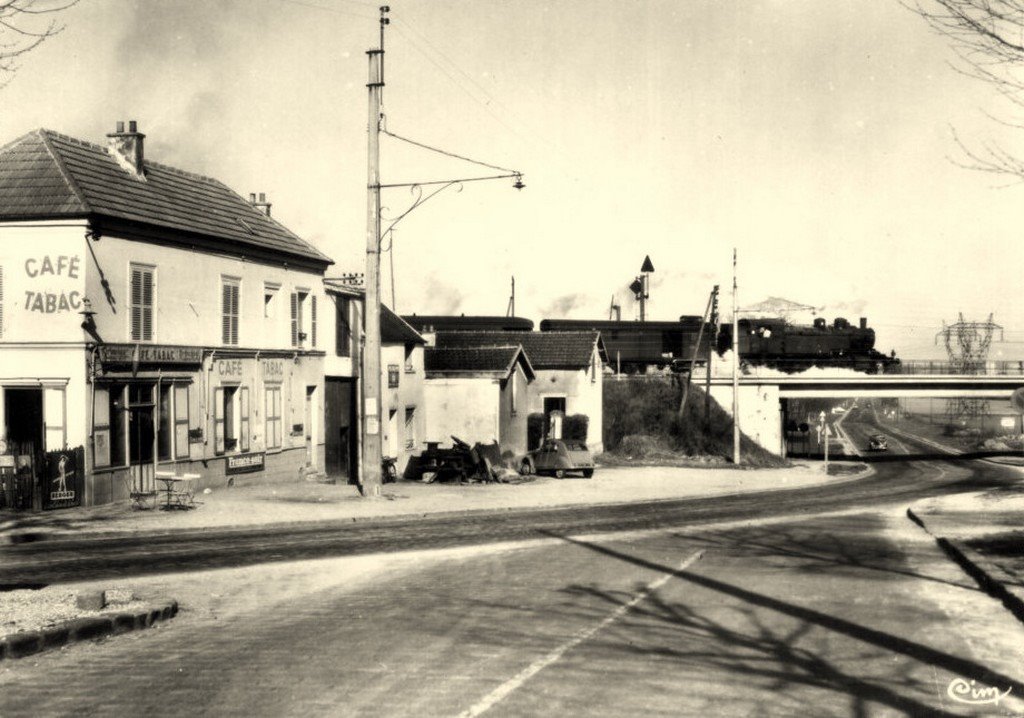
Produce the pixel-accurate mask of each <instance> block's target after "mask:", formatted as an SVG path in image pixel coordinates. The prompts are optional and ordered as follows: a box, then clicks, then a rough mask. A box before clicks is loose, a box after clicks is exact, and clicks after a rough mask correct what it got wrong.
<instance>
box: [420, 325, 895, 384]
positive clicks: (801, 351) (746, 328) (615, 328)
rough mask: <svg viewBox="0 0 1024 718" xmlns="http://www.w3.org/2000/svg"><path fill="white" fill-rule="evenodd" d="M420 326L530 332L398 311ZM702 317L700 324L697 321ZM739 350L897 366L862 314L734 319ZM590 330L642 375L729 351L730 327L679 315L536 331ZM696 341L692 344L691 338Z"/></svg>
mask: <svg viewBox="0 0 1024 718" xmlns="http://www.w3.org/2000/svg"><path fill="white" fill-rule="evenodd" d="M403 318H404V319H405V320H406V321H407V322H409V323H410V324H411V325H412V326H413V327H415V328H416V329H417V330H419V331H510V332H511V331H532V330H533V322H532V321H530V320H529V319H524V318H522V317H493V316H488V317H483V316H465V315H463V316H425V315H408V316H405V317H403ZM702 323H703V325H704V326H703V329H702V328H701V324H702ZM738 326H739V340H738V344H739V354H740V359H741V361H743V362H745V363H746V364H749V365H751V366H765V367H770V368H772V369H777V370H780V371H785V372H798V371H803V370H805V369H808V368H810V367H814V366H817V367H842V368H848V369H855V370H857V371H862V372H867V373H871V374H874V373H883V372H885V371H887V370H889V368H890V367H892V366H894V365H897V364H899V359H897V358H896V357H895V356H887V355H885V354H882V353H881V352H878V351H876V350H875V331H874V330H873V329H871V328H869V327H868V325H867V319H864V318H861V320H860V324H859V326H852V325H851V324H850V323H849V322H848V321H847V320H845V319H843V318H842V317H839V318H837V319H835V321H834V322H833V323H832V324H831V325H829V324H828V322H827V321H826V320H825V319H822V318H818V319H815V320H814V324H812V325H800V324H790V323H788V322H786V321H785V320H783V319H773V318H763V319H740V320H739V322H738ZM580 330H597V331H600V332H601V339H602V341H603V342H604V346H605V349H606V350H607V352H608V359H609V361H610V362H611V365H612V367H613V368H615V369H616V370H617V371H622V372H626V373H638V372H639V373H644V372H646V371H647V370H648V368H649V367H654V368H656V369H664V368H666V367H669V368H672V369H674V370H676V371H684V370H687V369H688V368H689V366H690V363H691V362H694V363H696V364H697V365H698V366H703V365H704V364H705V363H706V362H707V357H708V354H709V352H710V351H712V350H714V351H717V352H718V354H719V355H720V356H721V355H723V354H725V353H726V352H728V351H731V350H732V325H731V324H722V325H721V327H720V328H719V329H717V331H716V328H715V326H714V325H713V324H711V323H705V322H703V317H700V316H691V315H683V316H681V317H679V321H675V322H665V321H651V322H635V321H605V320H600V319H595V320H587V319H544V320H542V321H541V323H540V331H542V332H564V331H580ZM698 341H699V343H698Z"/></svg>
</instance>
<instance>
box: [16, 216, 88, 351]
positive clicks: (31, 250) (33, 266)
mask: <svg viewBox="0 0 1024 718" xmlns="http://www.w3.org/2000/svg"><path fill="white" fill-rule="evenodd" d="M84 233H85V229H84V228H83V227H80V226H79V227H69V226H45V227H10V226H7V227H2V228H0V239H2V241H0V339H2V340H4V341H19V342H21V341H25V342H31V341H44V340H45V341H48V342H53V341H80V340H81V339H82V320H83V316H82V315H81V314H80V312H82V311H83V310H84V309H85V308H86V307H85V303H84V300H85V273H86V252H87V249H86V246H85V242H86V240H85V234H84Z"/></svg>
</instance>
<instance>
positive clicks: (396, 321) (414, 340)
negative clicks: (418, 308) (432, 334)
mask: <svg viewBox="0 0 1024 718" xmlns="http://www.w3.org/2000/svg"><path fill="white" fill-rule="evenodd" d="M380 340H381V342H383V343H384V344H426V343H427V342H426V340H424V339H423V337H421V336H420V335H419V333H418V332H417V331H416V330H415V329H413V328H412V327H410V326H409V325H408V323H406V321H405V320H404V319H402V318H401V317H400V316H398V315H397V314H395V313H394V312H393V311H391V310H390V309H388V308H387V307H386V306H385V305H383V304H381V305H380Z"/></svg>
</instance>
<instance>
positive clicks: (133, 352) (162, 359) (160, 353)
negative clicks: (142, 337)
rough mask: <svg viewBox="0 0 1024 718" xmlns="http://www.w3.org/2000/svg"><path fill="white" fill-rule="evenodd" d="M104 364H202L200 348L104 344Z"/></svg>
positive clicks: (102, 360) (102, 353)
mask: <svg viewBox="0 0 1024 718" xmlns="http://www.w3.org/2000/svg"><path fill="white" fill-rule="evenodd" d="M99 355H100V361H101V362H103V363H104V364H201V363H202V361H203V350H202V348H200V347H182V346H161V345H159V344H104V345H102V346H101V347H100V348H99Z"/></svg>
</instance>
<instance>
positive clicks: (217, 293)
mask: <svg viewBox="0 0 1024 718" xmlns="http://www.w3.org/2000/svg"><path fill="white" fill-rule="evenodd" d="M107 138H108V142H107V144H106V145H101V144H94V143H91V142H86V141H83V140H78V139H74V138H72V137H68V136H66V135H62V134H59V133H56V132H52V131H49V130H35V131H33V132H29V133H28V134H26V135H24V136H22V137H19V138H17V139H15V140H14V141H12V142H10V143H8V144H7V145H5V146H3V147H0V439H2V442H0V472H2V470H3V466H4V465H5V464H8V463H14V464H16V465H20V464H22V463H25V457H36V459H35V461H34V463H35V464H36V465H37V466H41V465H43V464H45V461H42V460H41V459H39V458H38V457H40V456H42V455H44V454H46V453H47V452H50V453H51V454H53V455H54V456H56V455H57V454H58V453H59V452H65V453H68V455H69V456H70V455H71V453H69V452H74V451H75V450H76V449H79V450H80V451H81V456H82V459H81V461H82V465H81V466H77V465H76V466H74V469H73V471H74V476H73V477H72V478H71V479H69V478H68V475H67V471H68V467H69V466H71V464H70V463H68V461H67V460H65V461H64V462H63V463H62V464H61V466H63V467H64V472H63V473H62V474H61V475H60V478H62V479H63V480H64V484H61V486H60V487H59V488H61V490H62V491H61V492H58V495H59V496H61V497H64V499H65V503H66V504H67V505H95V504H103V503H109V502H113V501H119V500H123V499H126V498H127V497H128V496H129V495H130V494H131V493H139V492H147V491H154V490H156V489H158V488H159V486H158V484H157V482H156V476H157V473H158V472H160V473H161V474H166V473H168V472H170V473H175V474H185V473H189V474H198V475H199V477H200V478H199V480H198V487H197V488H199V489H202V488H205V487H212V488H218V487H224V486H227V485H231V484H236V483H240V482H254V481H294V480H296V479H299V478H302V477H303V476H306V475H309V474H318V473H321V472H322V471H323V467H324V452H323V444H324V432H323V427H322V424H323V416H324V404H323V402H324V396H323V395H324V379H323V377H324V366H323V364H324V351H323V349H322V348H321V347H322V345H323V344H324V337H321V336H318V329H319V327H318V317H317V312H318V310H320V311H324V308H325V306H326V305H325V301H326V297H325V294H324V289H323V275H324V272H325V270H326V268H327V267H328V266H329V265H330V264H331V260H330V259H329V258H328V257H327V256H325V255H324V254H323V253H321V252H320V251H319V250H317V249H316V248H315V247H313V246H312V245H311V244H309V243H307V242H306V241H304V240H303V239H301V238H300V237H298V236H297V235H295V234H294V233H293V232H291V231H290V230H288V229H287V228H286V227H284V225H282V224H281V223H279V222H278V221H277V220H276V219H274V218H273V217H272V215H271V206H270V204H269V203H268V202H267V201H266V200H265V198H264V197H263V195H260V197H259V199H258V200H257V198H256V196H255V195H250V196H249V199H248V200H247V199H245V198H244V197H242V196H241V195H239V194H237V193H235V192H234V191H232V190H231V189H229V188H228V187H227V186H225V185H224V184H222V183H220V182H218V181H217V180H214V179H211V178H208V177H204V176H201V175H197V174H193V173H190V172H186V171H183V170H180V169H176V168H173V167H169V166H167V165H164V164H160V163H158V162H154V161H152V160H150V159H149V158H147V157H146V156H145V153H144V151H143V141H144V135H143V134H142V133H140V132H139V131H138V129H137V127H136V125H135V123H130V124H129V126H128V129H127V130H126V129H125V128H124V126H123V123H118V126H117V129H116V131H115V132H113V133H111V134H110V135H108V136H107ZM331 329H333V327H331ZM321 333H322V332H321ZM5 456H11V457H14V458H13V459H5V458H4V457H5ZM51 463H53V465H54V466H56V463H55V462H51ZM55 471H56V469H54V472H55ZM51 473H53V472H51ZM36 474H37V475H36V477H35V482H36V493H37V495H38V496H43V497H44V498H45V497H46V496H49V495H50V494H51V493H53V492H52V491H51V489H52V488H53V486H52V484H54V482H55V481H57V479H56V478H54V477H53V476H49V475H46V472H45V471H40V470H38V469H37V470H36ZM54 476H56V474H54ZM69 491H70V492H72V493H75V494H76V495H75V496H74V497H73V499H70V500H68V499H67V494H68V492H69ZM0 493H2V492H0ZM38 503H39V502H38V500H37V504H38ZM43 503H46V502H45V500H44V501H43Z"/></svg>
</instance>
